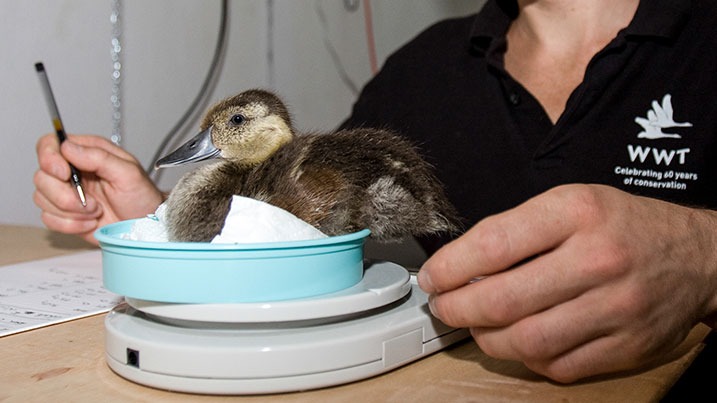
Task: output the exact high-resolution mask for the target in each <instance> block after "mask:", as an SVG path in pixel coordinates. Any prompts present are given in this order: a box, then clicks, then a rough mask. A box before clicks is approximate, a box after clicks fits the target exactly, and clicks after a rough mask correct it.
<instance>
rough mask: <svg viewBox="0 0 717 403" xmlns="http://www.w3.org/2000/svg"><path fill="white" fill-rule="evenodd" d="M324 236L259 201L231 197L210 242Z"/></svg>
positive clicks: (264, 240) (297, 238)
mask: <svg viewBox="0 0 717 403" xmlns="http://www.w3.org/2000/svg"><path fill="white" fill-rule="evenodd" d="M319 238H326V235H325V234H324V233H323V232H321V231H319V230H317V229H316V228H314V226H312V225H310V224H308V223H306V222H305V221H303V220H301V219H299V218H298V217H296V216H295V215H293V214H291V213H289V212H288V211H286V210H284V209H281V208H278V207H276V206H272V205H271V204H269V203H265V202H263V201H259V200H255V199H251V198H248V197H243V196H233V197H232V204H231V207H230V208H229V214H227V218H226V220H225V221H224V227H223V228H222V232H220V233H219V235H217V236H215V237H214V239H213V240H212V243H254V242H281V241H303V240H307V239H319Z"/></svg>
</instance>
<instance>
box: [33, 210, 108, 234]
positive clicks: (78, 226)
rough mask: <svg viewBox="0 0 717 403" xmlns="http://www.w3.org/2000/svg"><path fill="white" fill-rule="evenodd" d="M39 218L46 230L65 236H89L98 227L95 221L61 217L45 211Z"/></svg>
mask: <svg viewBox="0 0 717 403" xmlns="http://www.w3.org/2000/svg"><path fill="white" fill-rule="evenodd" d="M40 217H41V219H42V222H43V223H44V224H45V225H46V226H47V228H49V229H51V230H53V231H57V232H62V233H66V234H76V235H85V234H91V233H92V232H94V230H95V229H97V227H98V220H97V219H87V220H80V219H73V218H68V217H63V216H57V215H54V214H51V213H48V212H45V211H43V213H42V215H41V216H40Z"/></svg>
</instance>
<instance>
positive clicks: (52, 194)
mask: <svg viewBox="0 0 717 403" xmlns="http://www.w3.org/2000/svg"><path fill="white" fill-rule="evenodd" d="M36 148H37V159H38V163H39V165H40V168H39V169H38V170H37V172H35V177H34V183H35V188H36V190H35V194H34V197H33V199H34V201H35V204H37V206H38V207H40V209H41V210H42V221H43V222H44V223H45V225H47V227H48V228H49V229H51V230H54V231H59V232H64V233H70V234H76V235H78V236H80V237H82V238H84V239H85V240H87V241H88V242H92V243H97V241H96V240H95V239H94V237H93V233H94V231H95V230H96V229H98V228H100V227H101V226H104V225H107V224H111V223H113V222H116V221H120V220H126V219H130V218H138V217H143V216H144V215H146V214H149V213H152V212H154V211H155V209H156V208H157V206H158V205H159V204H160V203H162V201H163V195H162V193H161V192H160V191H159V189H157V187H156V186H155V185H154V184H153V183H152V181H151V180H150V179H149V177H148V176H147V175H146V174H145V172H144V170H143V169H142V167H141V165H140V164H139V162H138V161H137V159H135V158H134V157H133V156H132V155H131V154H130V153H128V152H127V151H125V150H123V149H122V148H120V147H118V146H116V145H114V144H113V143H112V142H110V141H109V140H107V139H105V138H104V137H99V136H69V138H68V141H65V142H64V143H63V144H62V147H61V148H60V145H59V143H58V141H57V137H56V136H55V135H54V134H51V135H46V136H44V137H42V138H41V139H40V140H39V141H38V142H37V147H36ZM68 162H70V163H72V164H73V165H74V166H75V167H76V168H77V169H79V170H80V171H81V172H82V186H83V187H84V190H85V193H86V196H87V206H86V207H83V206H82V204H81V203H80V201H79V199H78V198H77V193H75V189H74V188H73V187H72V186H70V184H69V182H68V178H69V177H70V167H69V165H68Z"/></svg>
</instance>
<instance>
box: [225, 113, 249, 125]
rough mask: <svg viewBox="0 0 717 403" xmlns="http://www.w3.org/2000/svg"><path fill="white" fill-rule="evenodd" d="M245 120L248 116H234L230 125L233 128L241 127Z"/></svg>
mask: <svg viewBox="0 0 717 403" xmlns="http://www.w3.org/2000/svg"><path fill="white" fill-rule="evenodd" d="M245 120H246V116H244V115H241V114H237V115H234V116H232V117H231V119H229V124H230V125H233V126H239V125H240V124H242V123H244V121H245Z"/></svg>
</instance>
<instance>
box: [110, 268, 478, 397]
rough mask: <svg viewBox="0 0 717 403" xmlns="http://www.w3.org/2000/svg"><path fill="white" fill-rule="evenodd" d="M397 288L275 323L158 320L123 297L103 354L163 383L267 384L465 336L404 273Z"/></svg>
mask: <svg viewBox="0 0 717 403" xmlns="http://www.w3.org/2000/svg"><path fill="white" fill-rule="evenodd" d="M411 283H412V284H411V292H410V294H409V295H407V296H405V297H404V298H402V299H400V300H398V301H396V302H394V303H392V304H389V305H386V306H384V307H381V308H377V309H373V310H370V311H366V312H363V313H357V314H350V315H344V316H341V317H334V318H328V319H325V320H322V321H317V320H305V321H294V322H281V323H243V324H242V323H240V324H238V323H228V324H221V325H220V324H217V323H206V322H187V323H183V324H177V323H169V322H163V321H162V320H161V318H157V317H152V316H150V315H147V314H145V313H143V312H140V311H137V310H135V309H134V308H132V307H130V306H128V305H126V304H123V305H120V306H118V307H117V308H115V309H113V310H112V311H111V312H110V313H109V314H108V315H107V318H106V320H105V327H106V329H107V332H106V348H107V363H108V365H109V366H110V368H111V369H112V370H113V371H115V372H116V373H117V374H119V375H120V376H122V377H125V378H127V379H129V380H131V381H134V382H137V383H140V384H144V385H147V386H152V387H156V388H160V389H168V390H173V391H180V392H190V393H203V394H265V393H280V392H292V391H299V390H307V389H315V388H321V387H326V386H333V385H339V384H343V383H348V382H352V381H357V380H360V379H365V378H368V377H371V376H374V375H378V374H381V373H383V372H387V371H390V370H391V369H394V368H396V367H399V366H402V365H404V364H407V363H409V362H412V361H414V360H417V359H419V358H421V357H423V356H426V355H428V354H431V353H433V352H436V351H438V350H441V349H443V348H445V347H447V346H449V345H451V344H453V343H455V342H457V341H459V340H462V339H464V338H466V337H468V336H469V333H468V331H467V330H466V329H454V328H451V327H448V326H446V325H444V324H443V323H441V322H440V321H439V320H438V319H436V318H435V317H433V316H432V315H431V314H430V312H429V310H428V305H427V295H426V294H425V293H424V292H423V291H421V290H420V288H418V286H417V285H416V284H415V278H413V277H412V278H411Z"/></svg>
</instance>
